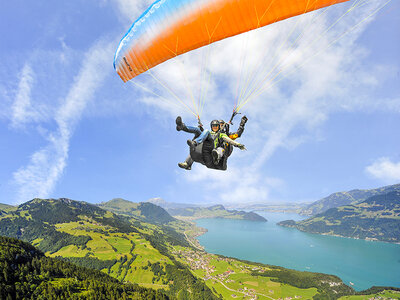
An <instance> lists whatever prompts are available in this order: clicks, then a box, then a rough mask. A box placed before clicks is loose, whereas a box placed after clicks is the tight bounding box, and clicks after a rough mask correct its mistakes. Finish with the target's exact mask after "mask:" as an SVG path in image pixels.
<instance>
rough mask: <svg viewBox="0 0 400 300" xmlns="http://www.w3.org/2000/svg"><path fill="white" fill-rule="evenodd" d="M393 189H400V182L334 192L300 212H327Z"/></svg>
mask: <svg viewBox="0 0 400 300" xmlns="http://www.w3.org/2000/svg"><path fill="white" fill-rule="evenodd" d="M393 191H400V184H394V185H389V186H384V187H380V188H376V189H369V190H351V191H348V192H338V193H333V194H331V195H329V196H328V197H325V198H322V199H320V200H318V201H315V202H313V203H311V204H309V205H308V206H306V207H305V208H303V209H302V210H300V212H299V213H300V214H301V215H305V216H312V215H316V214H319V213H322V212H325V211H327V210H328V209H330V208H334V207H338V206H343V205H349V204H357V203H360V202H362V201H364V200H366V199H367V198H369V197H372V196H376V195H383V194H387V193H389V192H393Z"/></svg>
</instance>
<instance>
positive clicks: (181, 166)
mask: <svg viewBox="0 0 400 300" xmlns="http://www.w3.org/2000/svg"><path fill="white" fill-rule="evenodd" d="M178 166H179V168H182V169H185V170H191V169H192V167H191V166H189V165H188V163H187V162H183V163H179V164H178Z"/></svg>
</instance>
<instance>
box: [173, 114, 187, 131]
mask: <svg viewBox="0 0 400 300" xmlns="http://www.w3.org/2000/svg"><path fill="white" fill-rule="evenodd" d="M175 123H176V130H178V131H181V130H183V129H185V127H186V126H185V124H184V123H183V122H182V118H181V116H178V117H176V120H175Z"/></svg>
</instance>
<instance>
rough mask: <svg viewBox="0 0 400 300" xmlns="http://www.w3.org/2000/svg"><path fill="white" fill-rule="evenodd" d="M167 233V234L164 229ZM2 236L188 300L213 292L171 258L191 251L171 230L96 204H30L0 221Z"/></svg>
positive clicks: (210, 296)
mask: <svg viewBox="0 0 400 300" xmlns="http://www.w3.org/2000/svg"><path fill="white" fill-rule="evenodd" d="M164 229H165V230H164ZM0 235H6V236H10V237H18V238H20V239H22V240H25V241H28V242H30V243H32V244H34V245H35V246H37V247H38V248H39V249H40V250H42V251H44V252H45V253H46V255H47V256H49V257H59V258H63V259H64V260H67V261H69V262H73V263H76V264H79V265H80V266H84V267H90V268H95V269H98V270H101V271H103V272H104V273H106V274H108V275H110V276H112V277H114V278H116V279H118V280H120V281H122V282H130V283H137V284H139V285H140V286H143V287H149V288H153V289H161V290H165V291H166V293H167V294H168V295H170V296H176V295H177V294H178V293H179V291H180V290H181V289H183V288H185V289H190V290H191V294H190V295H189V296H188V297H187V298H186V299H201V298H202V297H204V298H207V299H214V298H216V296H214V295H213V293H212V291H211V290H210V289H208V288H207V287H206V285H205V284H204V283H203V282H202V281H201V280H200V279H197V278H196V277H195V276H194V275H193V274H192V273H191V272H190V271H189V269H187V268H186V267H184V266H183V265H181V264H180V263H178V262H177V261H176V260H175V258H174V257H173V256H172V255H170V249H172V248H173V247H175V246H180V247H190V245H189V243H188V242H187V240H186V238H185V236H184V235H182V234H180V233H178V232H176V231H175V230H174V229H173V228H170V227H165V226H162V227H158V226H156V225H154V224H150V223H139V222H138V221H137V220H136V219H132V218H128V217H125V216H120V215H116V214H114V213H112V212H110V211H106V210H103V209H101V208H99V207H97V206H95V205H91V204H89V203H85V202H78V201H73V200H69V199H57V200H56V199H47V200H45V199H34V200H32V201H29V202H27V203H25V204H22V205H20V206H19V207H18V209H17V210H16V211H13V212H10V213H8V214H7V215H3V216H1V217H0Z"/></svg>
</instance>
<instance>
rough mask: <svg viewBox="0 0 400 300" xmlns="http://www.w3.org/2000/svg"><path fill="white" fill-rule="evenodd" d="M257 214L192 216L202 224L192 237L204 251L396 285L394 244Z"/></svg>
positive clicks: (358, 282)
mask: <svg viewBox="0 0 400 300" xmlns="http://www.w3.org/2000/svg"><path fill="white" fill-rule="evenodd" d="M257 213H258V214H259V215H262V216H263V217H265V218H266V219H267V220H268V222H266V223H264V222H253V221H245V220H232V219H200V220H196V224H197V225H198V226H200V227H204V228H207V229H208V232H207V233H206V234H204V235H202V236H200V237H198V240H199V242H200V243H201V245H203V246H204V247H205V250H206V251H207V252H210V253H216V254H222V255H225V256H231V257H237V258H239V259H244V260H250V261H255V262H261V263H266V264H271V265H276V266H282V267H285V268H290V269H296V270H301V271H310V272H319V273H327V274H333V275H337V276H338V277H340V278H341V279H342V280H343V282H344V283H346V284H347V285H350V282H352V283H353V284H354V285H352V287H353V288H354V289H355V290H357V291H360V290H364V289H367V288H369V287H371V286H374V285H375V286H394V287H400V245H398V244H390V243H384V242H372V241H364V240H356V239H350V238H341V237H335V236H326V235H318V234H310V233H305V232H301V231H299V230H297V229H294V228H285V227H281V226H278V225H276V223H277V222H279V221H283V220H288V219H293V220H296V221H298V220H301V219H303V218H304V217H302V216H299V215H297V214H285V213H268V212H257Z"/></svg>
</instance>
